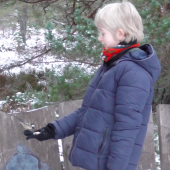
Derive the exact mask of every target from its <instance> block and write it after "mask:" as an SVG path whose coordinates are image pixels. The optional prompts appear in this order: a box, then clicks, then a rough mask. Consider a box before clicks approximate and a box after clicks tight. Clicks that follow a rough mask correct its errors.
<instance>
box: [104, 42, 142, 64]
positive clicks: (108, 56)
mask: <svg viewBox="0 0 170 170" xmlns="http://www.w3.org/2000/svg"><path fill="white" fill-rule="evenodd" d="M139 45H140V44H139V43H137V44H134V45H131V46H126V47H118V46H117V47H113V48H109V49H107V50H106V49H105V48H103V55H104V56H105V59H104V61H105V62H108V61H109V60H110V59H111V58H112V57H113V56H114V55H116V54H118V53H120V52H121V51H123V50H126V49H128V48H135V47H139Z"/></svg>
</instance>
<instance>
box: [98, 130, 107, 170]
mask: <svg viewBox="0 0 170 170" xmlns="http://www.w3.org/2000/svg"><path fill="white" fill-rule="evenodd" d="M107 133H108V127H106V128H105V130H104V133H103V137H102V140H101V143H100V145H99V149H98V168H99V169H100V164H99V162H100V157H101V155H102V153H103V150H104V144H105V141H106V138H107Z"/></svg>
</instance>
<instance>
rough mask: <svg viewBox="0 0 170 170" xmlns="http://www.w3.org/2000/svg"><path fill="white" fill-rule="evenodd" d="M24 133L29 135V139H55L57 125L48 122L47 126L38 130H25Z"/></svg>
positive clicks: (27, 138)
mask: <svg viewBox="0 0 170 170" xmlns="http://www.w3.org/2000/svg"><path fill="white" fill-rule="evenodd" d="M35 132H39V133H40V134H36V133H35ZM24 135H25V136H27V137H26V140H29V139H34V138H35V139H37V140H39V141H43V140H48V139H54V138H55V127H54V125H53V124H51V123H48V124H47V126H46V127H43V128H41V129H39V130H36V131H33V132H32V131H30V130H25V131H24Z"/></svg>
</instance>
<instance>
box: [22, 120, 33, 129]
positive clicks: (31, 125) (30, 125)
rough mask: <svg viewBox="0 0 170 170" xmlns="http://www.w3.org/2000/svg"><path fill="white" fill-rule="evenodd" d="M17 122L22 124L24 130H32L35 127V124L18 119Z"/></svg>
mask: <svg viewBox="0 0 170 170" xmlns="http://www.w3.org/2000/svg"><path fill="white" fill-rule="evenodd" d="M19 123H20V124H21V125H22V126H23V128H24V129H26V130H33V129H34V128H35V125H34V124H33V123H25V122H23V121H19Z"/></svg>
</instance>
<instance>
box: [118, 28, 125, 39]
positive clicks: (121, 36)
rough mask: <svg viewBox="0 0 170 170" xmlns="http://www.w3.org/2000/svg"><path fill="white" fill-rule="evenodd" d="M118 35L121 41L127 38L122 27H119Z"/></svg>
mask: <svg viewBox="0 0 170 170" xmlns="http://www.w3.org/2000/svg"><path fill="white" fill-rule="evenodd" d="M117 36H118V39H119V41H123V40H124V39H125V32H124V31H123V30H122V29H118V31H117Z"/></svg>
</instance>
